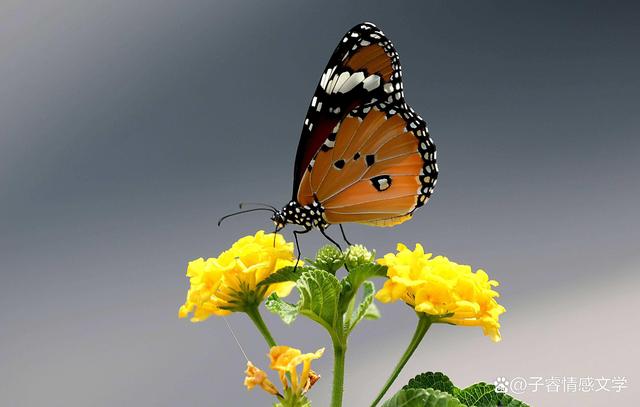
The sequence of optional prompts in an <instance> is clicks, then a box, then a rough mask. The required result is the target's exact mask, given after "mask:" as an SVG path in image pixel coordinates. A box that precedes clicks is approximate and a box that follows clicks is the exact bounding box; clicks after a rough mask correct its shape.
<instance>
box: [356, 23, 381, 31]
mask: <svg viewBox="0 0 640 407" xmlns="http://www.w3.org/2000/svg"><path fill="white" fill-rule="evenodd" d="M365 29H368V30H378V31H379V30H380V29H379V28H378V26H377V25H375V24H374V23H372V22H371V21H363V22H361V23H359V24H356V25H354V26H353V27H351V29H350V30H349V31H348V32H354V31H356V32H360V31H362V30H365Z"/></svg>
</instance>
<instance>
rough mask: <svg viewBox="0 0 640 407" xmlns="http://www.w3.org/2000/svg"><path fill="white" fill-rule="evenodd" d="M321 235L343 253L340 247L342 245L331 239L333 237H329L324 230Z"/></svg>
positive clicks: (322, 229) (321, 229)
mask: <svg viewBox="0 0 640 407" xmlns="http://www.w3.org/2000/svg"><path fill="white" fill-rule="evenodd" d="M320 233H322V236H324V237H326V238H327V240H329V241H330V242H331V243H333V244H334V245H336V247H337V248H338V249H339V250H340V251H342V247H340V245H339V244H338V242H336V241H335V240H333V239H332V238H331V236H329V235H328V234H327V233H326V232H325V231H324V228H320Z"/></svg>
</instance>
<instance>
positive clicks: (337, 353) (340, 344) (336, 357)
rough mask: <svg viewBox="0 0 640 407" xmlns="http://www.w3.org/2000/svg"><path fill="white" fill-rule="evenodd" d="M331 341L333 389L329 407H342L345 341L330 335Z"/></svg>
mask: <svg viewBox="0 0 640 407" xmlns="http://www.w3.org/2000/svg"><path fill="white" fill-rule="evenodd" d="M332 339H333V388H332V390H331V407H341V406H342V393H343V392H344V358H345V354H346V352H347V344H346V340H344V341H343V340H342V339H341V338H337V337H335V336H333V335H332Z"/></svg>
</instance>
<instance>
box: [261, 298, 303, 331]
mask: <svg viewBox="0 0 640 407" xmlns="http://www.w3.org/2000/svg"><path fill="white" fill-rule="evenodd" d="M264 305H265V307H267V309H268V310H269V311H271V312H273V313H274V314H277V315H278V316H279V317H280V319H282V321H283V322H284V323H285V324H290V323H292V322H293V321H294V320H295V319H296V317H297V316H298V313H299V311H298V306H297V305H294V304H289V303H288V302H285V301H283V300H282V298H280V297H278V294H276V293H273V294H271V295H270V296H269V297H268V298H267V300H266V301H265V303H264Z"/></svg>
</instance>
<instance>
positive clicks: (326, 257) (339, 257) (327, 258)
mask: <svg viewBox="0 0 640 407" xmlns="http://www.w3.org/2000/svg"><path fill="white" fill-rule="evenodd" d="M312 264H313V265H314V266H315V267H317V268H319V269H322V270H325V271H327V272H329V273H331V274H335V273H336V271H337V270H338V269H339V268H340V267H342V265H343V264H344V256H343V254H342V252H341V251H340V249H338V248H337V247H335V246H333V245H326V246H323V247H322V248H320V250H318V253H317V254H316V259H315V261H313V262H312Z"/></svg>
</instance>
